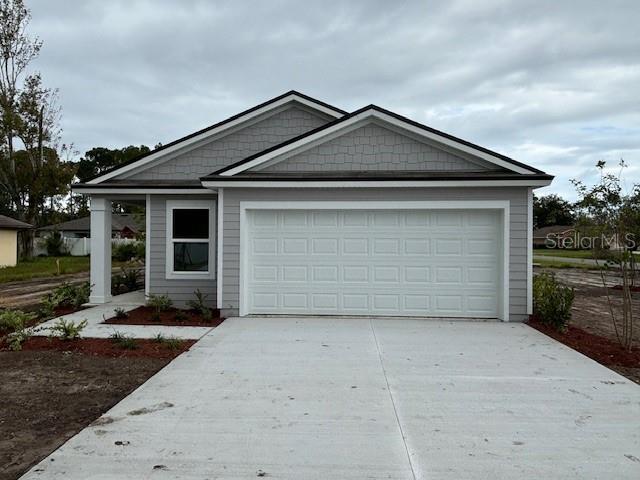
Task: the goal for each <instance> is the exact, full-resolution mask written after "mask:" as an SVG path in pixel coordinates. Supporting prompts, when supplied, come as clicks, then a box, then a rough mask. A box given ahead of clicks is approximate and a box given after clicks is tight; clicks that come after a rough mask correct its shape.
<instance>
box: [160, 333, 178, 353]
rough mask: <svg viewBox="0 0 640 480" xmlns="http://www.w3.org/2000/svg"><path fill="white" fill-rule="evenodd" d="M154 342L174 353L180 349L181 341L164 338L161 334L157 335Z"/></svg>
mask: <svg viewBox="0 0 640 480" xmlns="http://www.w3.org/2000/svg"><path fill="white" fill-rule="evenodd" d="M154 341H155V342H157V343H159V344H160V345H162V346H163V347H166V348H168V349H169V350H172V351H176V350H180V349H181V348H182V340H181V339H179V338H177V337H165V336H164V335H162V334H161V333H158V334H157V335H156V336H155V338H154Z"/></svg>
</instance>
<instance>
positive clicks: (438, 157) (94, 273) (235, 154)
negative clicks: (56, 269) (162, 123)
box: [73, 92, 553, 321]
mask: <svg viewBox="0 0 640 480" xmlns="http://www.w3.org/2000/svg"><path fill="white" fill-rule="evenodd" d="M552 179H553V177H552V176H551V175H548V174H546V173H544V172H542V171H540V170H538V169H536V168H533V167H530V166H527V165H525V164H523V163H520V162H517V161H515V160H512V159H511V158H508V157H506V156H504V155H501V154H499V153H496V152H493V151H491V150H488V149H486V148H483V147H480V146H478V145H474V144H472V143H470V142H467V141H464V140H461V139H459V138H456V137H454V136H451V135H449V134H446V133H443V132H439V131H437V130H434V129H432V128H430V127H427V126H425V125H421V124H419V123H417V122H414V121H412V120H409V119H407V118H404V117H402V116H400V115H397V114H395V113H393V112H390V111H387V110H384V109H382V108H380V107H377V106H374V105H371V106H368V107H364V108H361V109H359V110H356V111H354V112H351V113H347V112H345V111H343V110H340V109H339V108H336V107H333V106H331V105H328V104H326V103H323V102H320V101H318V100H315V99H313V98H311V97H308V96H306V95H303V94H300V93H297V92H289V93H286V94H284V95H281V96H279V97H276V98H274V99H272V100H269V101H268V102H265V103H263V104H260V105H258V106H256V107H253V108H251V109H249V110H246V111H244V112H242V113H239V114H237V115H235V116H233V117H231V118H229V119H227V120H224V121H222V122H220V123H217V124H215V125H212V126H211V127H208V128H205V129H204V130H200V131H198V132H195V133H193V134H191V135H188V136H186V137H184V138H181V139H179V140H176V141H174V142H172V143H169V144H167V145H164V146H162V147H160V148H158V149H156V150H154V151H152V152H150V153H149V154H147V155H144V156H142V157H140V158H137V159H135V160H133V161H132V162H130V163H128V164H126V165H123V166H120V167H118V168H115V169H113V170H111V171H108V172H105V173H102V174H101V175H100V176H98V177H96V178H93V179H91V180H89V181H88V182H86V183H84V184H77V185H74V186H73V189H74V191H75V192H76V193H85V194H88V195H91V230H92V232H93V235H92V238H91V240H92V247H91V248H92V255H91V283H92V284H93V291H92V296H91V301H92V302H94V303H102V302H107V301H109V300H110V294H109V290H110V285H109V284H110V275H109V272H110V271H111V268H110V261H111V256H110V255H109V249H110V248H111V243H110V242H109V241H108V235H105V233H106V232H107V231H108V229H109V226H110V225H111V220H110V217H111V203H112V202H114V201H115V202H118V201H123V200H124V199H128V200H135V199H137V200H138V201H144V202H145V203H146V215H147V218H146V221H147V228H146V231H147V235H146V241H147V249H146V252H147V259H146V272H145V273H146V283H145V284H146V291H147V294H168V295H169V296H170V297H171V298H172V299H173V300H174V302H176V304H178V305H184V304H185V302H186V301H188V300H190V299H191V298H193V292H194V290H196V289H200V290H201V291H202V292H203V293H205V294H207V295H208V300H209V301H210V303H211V304H212V305H215V306H217V307H218V308H220V309H221V310H222V313H223V315H227V316H228V315H251V314H292V315H300V314H313V315H384V316H419V317H424V316H430V317H461V318H499V319H502V320H505V321H508V320H511V321H523V320H525V319H526V318H527V315H528V314H529V313H530V312H531V308H532V306H531V282H532V270H531V268H532V267H531V264H532V263H531V262H532V249H531V245H532V195H533V194H532V190H533V189H534V188H537V187H542V186H545V185H549V184H550V183H551V181H552Z"/></svg>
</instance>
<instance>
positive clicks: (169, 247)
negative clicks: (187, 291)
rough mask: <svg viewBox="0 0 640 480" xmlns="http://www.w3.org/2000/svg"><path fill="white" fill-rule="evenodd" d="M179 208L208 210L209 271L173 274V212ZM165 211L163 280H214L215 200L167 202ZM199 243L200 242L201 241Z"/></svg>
mask: <svg viewBox="0 0 640 480" xmlns="http://www.w3.org/2000/svg"><path fill="white" fill-rule="evenodd" d="M181 208H203V209H204V208H206V209H208V210H209V240H208V243H209V270H208V271H206V272H175V271H174V270H173V234H172V232H173V211H174V210H176V209H181ZM165 209H166V212H165V213H166V223H165V226H166V227H165V232H166V238H165V244H166V245H165V247H166V249H165V253H166V255H165V279H167V280H213V279H214V278H216V266H215V264H214V262H213V259H214V258H215V253H216V235H215V225H216V223H215V220H216V217H215V211H216V200H167V201H166V208H165ZM200 241H201V242H202V240H200Z"/></svg>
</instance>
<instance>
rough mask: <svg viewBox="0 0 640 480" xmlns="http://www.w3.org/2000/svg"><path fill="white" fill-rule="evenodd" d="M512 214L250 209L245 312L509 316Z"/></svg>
mask: <svg viewBox="0 0 640 480" xmlns="http://www.w3.org/2000/svg"><path fill="white" fill-rule="evenodd" d="M505 209H506V205H502V204H499V202H487V203H484V204H483V203H481V202H480V203H479V202H447V203H446V204H444V203H443V204H439V203H438V202H411V203H404V204H403V202H400V204H399V203H397V202H389V203H385V202H352V203H349V202H347V203H343V204H341V205H336V203H335V202H322V203H316V204H309V205H304V202H302V203H299V204H297V205H296V204H291V203H287V204H280V205H279V204H277V202H275V203H274V202H265V203H260V202H258V203H255V204H247V203H245V204H244V205H243V206H242V211H241V212H242V213H241V217H242V220H241V238H242V241H241V251H242V252H243V253H242V254H241V258H242V259H243V260H242V262H241V282H240V283H241V311H240V314H241V315H251V314H302V315H310V314H313V315H381V316H418V317H425V316H430V317H465V318H502V316H503V314H504V313H505V305H504V299H505V295H504V294H503V292H504V288H503V286H504V285H505V284H506V283H505V281H506V280H505V279H506V277H505V275H506V272H507V271H508V266H507V265H506V263H505V262H508V259H506V257H505V255H504V252H505V246H506V244H505V242H507V243H508V237H507V239H506V240H505V234H504V231H505V230H504V223H503V218H504V214H505Z"/></svg>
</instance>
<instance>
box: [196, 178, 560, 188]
mask: <svg viewBox="0 0 640 480" xmlns="http://www.w3.org/2000/svg"><path fill="white" fill-rule="evenodd" d="M550 184H551V180H526V179H522V180H443V181H437V180H388V181H387V180H330V181H314V180H310V181H300V180H274V181H269V180H258V181H251V180H246V181H232V182H231V181H225V180H204V181H203V182H202V186H203V187H206V188H221V187H224V188H385V187H388V188H394V187H395V188H406V187H546V186H547V185H550Z"/></svg>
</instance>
